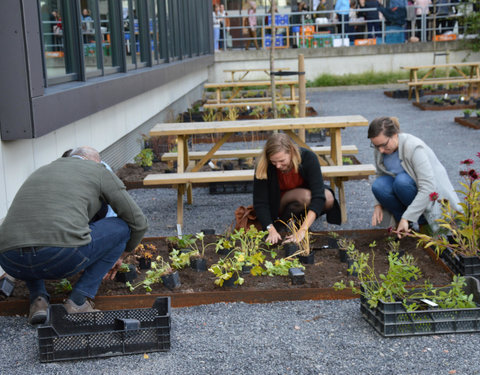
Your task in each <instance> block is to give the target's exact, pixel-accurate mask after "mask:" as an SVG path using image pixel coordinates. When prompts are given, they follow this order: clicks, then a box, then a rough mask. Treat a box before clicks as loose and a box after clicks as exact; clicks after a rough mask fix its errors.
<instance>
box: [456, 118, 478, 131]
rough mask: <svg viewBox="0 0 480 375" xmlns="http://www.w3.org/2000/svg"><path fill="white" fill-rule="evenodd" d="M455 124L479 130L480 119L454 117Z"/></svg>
mask: <svg viewBox="0 0 480 375" xmlns="http://www.w3.org/2000/svg"><path fill="white" fill-rule="evenodd" d="M455 122H456V123H457V124H460V125H463V126H466V127H469V128H472V129H480V117H478V116H477V117H455Z"/></svg>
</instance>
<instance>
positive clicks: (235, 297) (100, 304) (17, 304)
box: [0, 229, 453, 316]
mask: <svg viewBox="0 0 480 375" xmlns="http://www.w3.org/2000/svg"><path fill="white" fill-rule="evenodd" d="M378 230H382V231H384V229H360V230H341V231H336V232H337V233H339V234H340V235H342V233H343V234H345V235H347V234H348V233H361V232H375V231H378ZM314 234H315V233H314ZM316 234H320V235H321V234H324V235H326V234H327V232H316ZM158 238H159V237H145V238H144V239H143V241H149V240H154V239H158ZM425 251H426V252H427V254H428V255H429V256H430V257H431V258H432V259H433V260H434V261H435V262H437V263H438V264H439V265H440V266H441V267H442V268H443V269H444V270H445V271H446V272H447V273H449V274H453V273H452V271H451V270H450V269H449V268H448V266H447V265H446V264H445V263H444V262H443V261H442V260H441V259H439V258H437V256H436V254H435V252H434V251H433V250H431V249H430V248H427V249H425ZM160 296H161V297H164V296H169V297H170V299H171V305H172V307H188V306H198V305H208V304H212V303H220V302H225V303H230V302H245V303H270V302H280V301H301V300H344V299H354V298H358V296H357V295H354V294H353V293H352V292H351V291H350V290H348V289H345V290H339V291H335V290H334V289H333V288H302V287H298V288H291V289H268V290H247V289H242V287H238V289H234V290H228V291H227V290H219V291H214V292H197V293H174V292H166V293H162V294H150V295H146V294H134V295H119V296H97V297H96V298H95V307H96V308H98V309H100V310H120V309H133V308H147V307H152V305H153V302H154V301H155V299H156V298H157V297H160ZM51 303H62V301H61V300H59V299H53V300H52V301H51ZM28 309H29V301H28V300H26V299H25V300H8V299H7V300H5V301H0V316H13V315H26V314H28Z"/></svg>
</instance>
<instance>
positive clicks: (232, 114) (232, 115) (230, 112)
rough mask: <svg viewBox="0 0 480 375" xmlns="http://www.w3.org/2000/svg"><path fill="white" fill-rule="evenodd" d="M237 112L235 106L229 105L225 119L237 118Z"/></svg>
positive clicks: (232, 119)
mask: <svg viewBox="0 0 480 375" xmlns="http://www.w3.org/2000/svg"><path fill="white" fill-rule="evenodd" d="M238 116H239V113H238V108H236V107H230V108H228V112H227V116H226V119H227V120H228V121H235V120H236V119H238Z"/></svg>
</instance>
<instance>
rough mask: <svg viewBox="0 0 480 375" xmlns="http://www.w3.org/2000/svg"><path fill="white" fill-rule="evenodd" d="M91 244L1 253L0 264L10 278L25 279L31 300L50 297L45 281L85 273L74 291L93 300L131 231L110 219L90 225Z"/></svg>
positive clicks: (114, 218)
mask: <svg viewBox="0 0 480 375" xmlns="http://www.w3.org/2000/svg"><path fill="white" fill-rule="evenodd" d="M90 229H91V233H90V236H91V237H92V241H91V242H90V243H89V244H87V245H85V246H81V247H41V248H38V249H33V248H24V249H15V250H9V251H6V252H3V253H0V265H1V266H2V268H3V269H4V270H5V272H7V273H8V274H9V275H11V276H13V277H15V278H17V279H20V280H25V282H26V283H27V287H28V289H29V291H30V301H33V300H34V299H35V298H37V297H38V296H41V295H43V296H46V297H47V298H48V297H49V294H48V293H47V290H46V289H45V283H44V281H43V280H44V279H51V280H56V279H62V278H66V277H70V276H73V275H75V274H77V273H78V272H80V271H84V272H83V274H82V276H81V277H80V279H79V280H78V281H77V283H76V284H75V286H74V288H73V289H74V290H75V291H76V292H78V293H80V294H82V295H84V296H86V297H89V298H94V297H95V294H96V293H97V290H98V287H99V286H100V283H101V282H102V279H103V276H105V275H106V274H107V272H108V271H109V270H110V269H111V268H112V267H113V265H114V264H115V262H116V261H117V260H118V258H119V257H120V255H121V254H122V253H123V251H124V250H125V246H126V243H127V241H128V240H129V239H130V228H129V227H128V225H127V224H126V223H125V221H123V220H122V219H119V218H116V217H112V218H106V219H102V220H99V221H96V222H94V223H91V224H90Z"/></svg>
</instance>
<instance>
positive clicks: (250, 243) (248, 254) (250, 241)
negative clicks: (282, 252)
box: [230, 225, 276, 276]
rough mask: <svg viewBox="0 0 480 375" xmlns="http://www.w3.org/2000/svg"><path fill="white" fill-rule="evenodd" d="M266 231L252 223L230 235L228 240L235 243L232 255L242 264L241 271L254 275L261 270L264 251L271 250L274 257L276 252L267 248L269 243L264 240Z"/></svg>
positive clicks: (258, 273) (259, 273)
mask: <svg viewBox="0 0 480 375" xmlns="http://www.w3.org/2000/svg"><path fill="white" fill-rule="evenodd" d="M267 234H268V232H267V231H259V230H258V229H257V228H256V227H255V226H254V225H250V228H249V229H248V230H245V228H240V229H237V230H235V231H234V232H233V233H232V234H231V235H230V240H231V241H232V243H235V248H234V254H233V257H234V258H236V259H237V260H238V261H239V262H240V263H241V264H242V272H244V273H250V274H252V275H254V276H256V275H261V274H262V272H263V269H262V266H261V265H262V263H263V261H264V260H265V254H264V253H263V252H264V251H268V252H271V254H272V257H273V258H275V256H276V253H275V252H274V251H271V250H269V249H268V246H269V244H268V243H265V242H264V240H263V239H264V238H265V237H266V236H267Z"/></svg>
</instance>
